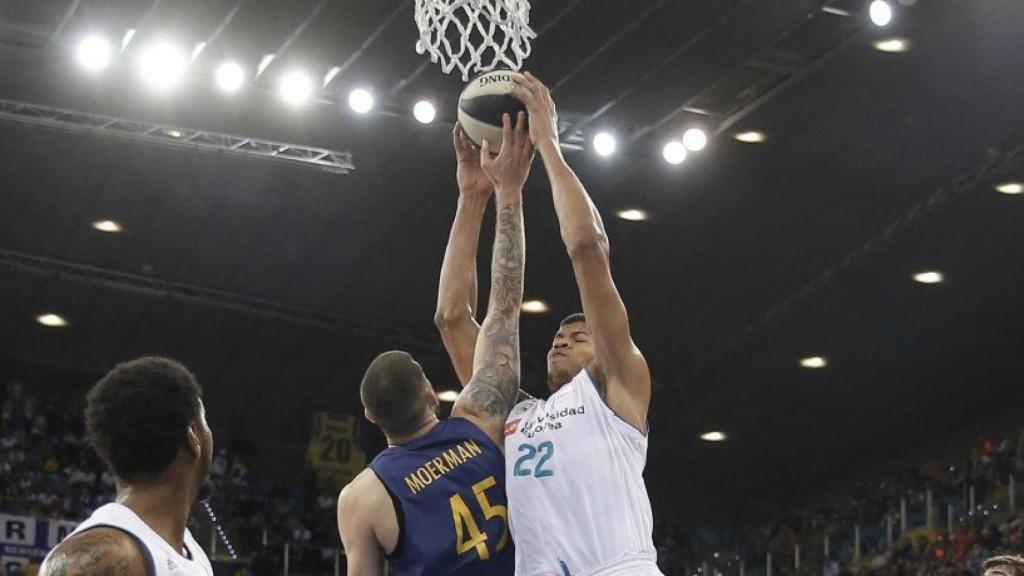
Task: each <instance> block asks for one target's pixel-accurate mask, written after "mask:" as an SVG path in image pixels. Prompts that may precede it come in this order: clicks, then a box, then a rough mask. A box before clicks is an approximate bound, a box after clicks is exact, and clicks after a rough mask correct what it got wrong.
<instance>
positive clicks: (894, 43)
mask: <svg viewBox="0 0 1024 576" xmlns="http://www.w3.org/2000/svg"><path fill="white" fill-rule="evenodd" d="M908 48H910V43H909V42H907V41H906V40H904V39H902V38H892V39H889V40H879V41H878V42H875V49H876V50H879V51H882V52H889V53H893V54H895V53H898V52H906V51H907V49H908Z"/></svg>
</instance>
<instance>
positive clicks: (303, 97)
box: [280, 70, 313, 106]
mask: <svg viewBox="0 0 1024 576" xmlns="http://www.w3.org/2000/svg"><path fill="white" fill-rule="evenodd" d="M280 94H281V99H283V100H284V101H285V102H287V103H288V104H291V105H292V106H300V105H302V104H305V103H306V102H307V101H309V99H310V98H311V97H312V96H313V81H312V80H310V79H309V76H307V75H305V74H303V73H302V72H299V71H297V70H295V71H292V72H289V73H288V74H285V75H284V77H283V78H281V84H280Z"/></svg>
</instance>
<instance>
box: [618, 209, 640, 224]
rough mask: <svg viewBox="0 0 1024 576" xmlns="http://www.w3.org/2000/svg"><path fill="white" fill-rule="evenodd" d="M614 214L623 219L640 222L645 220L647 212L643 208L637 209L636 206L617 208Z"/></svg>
mask: <svg viewBox="0 0 1024 576" xmlns="http://www.w3.org/2000/svg"><path fill="white" fill-rule="evenodd" d="M615 215H616V216H618V217H619V218H622V219H623V220H629V221H630V222H642V221H644V220H647V212H644V211H643V210H637V209H636V208H630V209H628V210H619V211H618V212H616V213H615Z"/></svg>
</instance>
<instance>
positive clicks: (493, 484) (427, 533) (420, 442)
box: [370, 418, 515, 576]
mask: <svg viewBox="0 0 1024 576" xmlns="http://www.w3.org/2000/svg"><path fill="white" fill-rule="evenodd" d="M370 468H371V469H372V470H373V471H374V473H376V474H377V477H378V478H380V480H381V482H383V483H384V486H385V488H387V490H388V493H389V494H390V495H391V500H392V501H393V502H394V504H395V512H396V513H397V514H398V521H399V527H400V535H399V538H398V545H397V546H396V547H395V550H394V551H393V552H392V553H391V554H390V555H389V556H388V561H389V562H390V564H391V569H392V571H393V573H394V574H395V576H420V575H424V576H434V575H442V574H449V575H453V576H455V575H457V576H478V575H479V576H484V575H496V576H501V575H506V574H507V575H510V576H511V575H512V574H513V573H514V572H515V551H514V550H513V546H512V540H511V538H509V532H508V500H507V498H506V496H505V457H504V455H503V454H502V453H501V451H500V450H499V449H498V447H497V446H496V445H495V444H494V441H493V440H491V439H490V438H488V437H487V435H486V434H484V432H483V431H482V430H480V428H478V427H477V426H476V424H473V423H472V422H470V421H469V420H466V419H464V418H449V419H447V420H445V421H443V422H441V423H439V424H438V425H436V426H434V428H432V429H431V430H430V432H427V433H426V434H424V435H423V436H421V437H419V438H417V439H415V440H413V441H412V442H409V443H407V444H403V445H401V446H392V447H390V448H388V449H387V450H385V451H383V452H381V453H380V454H379V455H378V456H377V457H376V458H374V459H373V462H371V463H370Z"/></svg>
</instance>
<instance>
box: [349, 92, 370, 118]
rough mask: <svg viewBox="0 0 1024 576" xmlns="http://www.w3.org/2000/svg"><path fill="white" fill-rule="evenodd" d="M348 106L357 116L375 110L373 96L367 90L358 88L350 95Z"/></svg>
mask: <svg viewBox="0 0 1024 576" xmlns="http://www.w3.org/2000/svg"><path fill="white" fill-rule="evenodd" d="M348 105H349V106H350V107H351V108H352V110H353V111H354V112H355V113H356V114H366V113H367V112H369V111H370V110H372V109H373V94H370V91H369V90H366V89H365V88H356V89H355V90H353V91H352V92H351V93H349V95H348Z"/></svg>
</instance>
